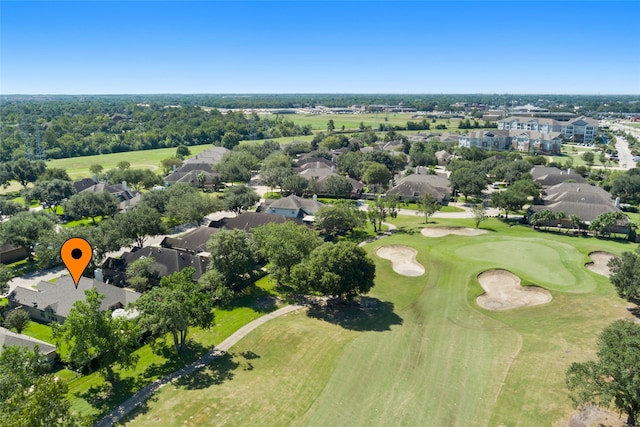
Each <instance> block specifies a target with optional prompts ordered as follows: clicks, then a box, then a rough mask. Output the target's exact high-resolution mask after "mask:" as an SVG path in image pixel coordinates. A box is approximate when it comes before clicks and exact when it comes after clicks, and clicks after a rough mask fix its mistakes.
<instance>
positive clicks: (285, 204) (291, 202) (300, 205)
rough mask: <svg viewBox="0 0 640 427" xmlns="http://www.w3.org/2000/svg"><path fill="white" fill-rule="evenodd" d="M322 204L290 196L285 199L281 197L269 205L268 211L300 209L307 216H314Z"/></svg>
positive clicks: (293, 195)
mask: <svg viewBox="0 0 640 427" xmlns="http://www.w3.org/2000/svg"><path fill="white" fill-rule="evenodd" d="M323 206H324V204H323V203H320V202H318V201H317V200H313V199H303V198H301V197H298V196H296V195H295V194H292V195H290V196H287V197H283V198H282V199H278V200H276V201H274V202H273V203H271V204H270V205H269V209H271V208H273V209H292V210H299V209H301V210H302V211H304V213H306V214H307V215H313V214H315V213H316V212H317V211H318V209H320V208H321V207H323Z"/></svg>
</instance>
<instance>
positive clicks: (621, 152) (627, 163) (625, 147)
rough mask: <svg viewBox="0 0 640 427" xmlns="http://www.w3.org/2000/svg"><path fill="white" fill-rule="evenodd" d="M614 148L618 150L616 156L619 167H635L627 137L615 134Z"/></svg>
mask: <svg viewBox="0 0 640 427" xmlns="http://www.w3.org/2000/svg"><path fill="white" fill-rule="evenodd" d="M616 150H618V158H619V159H620V160H619V162H618V163H619V164H620V167H622V168H624V169H633V168H635V167H636V162H634V161H633V160H632V159H633V155H632V154H631V150H629V143H628V142H627V139H626V138H624V137H622V136H616Z"/></svg>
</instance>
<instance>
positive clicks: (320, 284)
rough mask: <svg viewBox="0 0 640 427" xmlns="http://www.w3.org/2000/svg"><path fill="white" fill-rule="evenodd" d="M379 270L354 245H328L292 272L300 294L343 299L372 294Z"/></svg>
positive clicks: (343, 242)
mask: <svg viewBox="0 0 640 427" xmlns="http://www.w3.org/2000/svg"><path fill="white" fill-rule="evenodd" d="M375 272H376V266H375V264H374V263H373V261H372V260H371V259H370V258H369V257H368V256H367V253H366V252H365V251H364V249H362V248H361V247H359V246H358V245H356V244H355V243H353V242H347V241H342V242H338V243H325V244H323V245H322V246H320V247H318V248H316V249H315V250H314V251H313V252H311V254H310V256H309V258H308V259H306V260H305V261H303V262H302V263H300V264H297V265H296V266H294V267H293V268H292V270H291V279H292V285H293V286H294V288H295V289H297V290H298V291H299V292H308V291H311V292H316V293H319V294H321V295H326V296H334V297H339V298H342V299H352V298H353V297H355V296H357V295H359V294H363V293H366V292H369V290H370V289H371V288H372V287H373V285H374V278H375V274H376V273H375Z"/></svg>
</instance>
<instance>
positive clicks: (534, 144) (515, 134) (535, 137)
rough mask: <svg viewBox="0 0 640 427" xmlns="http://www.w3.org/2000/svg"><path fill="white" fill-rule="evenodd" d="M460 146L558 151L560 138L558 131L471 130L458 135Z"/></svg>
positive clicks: (533, 151)
mask: <svg viewBox="0 0 640 427" xmlns="http://www.w3.org/2000/svg"><path fill="white" fill-rule="evenodd" d="M458 146H460V147H468V148H470V147H479V148H482V149H484V150H496V151H504V150H514V151H523V152H526V153H550V154H556V153H560V150H561V146H562V138H561V135H560V134H559V133H558V132H550V133H543V132H538V131H532V130H526V131H525V130H505V129H498V130H488V131H482V130H480V131H473V132H469V133H468V134H466V135H460V139H459V140H458Z"/></svg>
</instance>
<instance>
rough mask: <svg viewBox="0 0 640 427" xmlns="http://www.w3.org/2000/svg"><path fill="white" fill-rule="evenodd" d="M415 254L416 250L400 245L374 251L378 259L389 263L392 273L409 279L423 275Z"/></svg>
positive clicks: (383, 247)
mask: <svg viewBox="0 0 640 427" xmlns="http://www.w3.org/2000/svg"><path fill="white" fill-rule="evenodd" d="M417 254H418V251H417V250H415V249H413V248H410V247H409V246H401V245H389V246H382V247H381V248H380V249H378V250H377V251H376V255H378V256H379V257H380V258H384V259H388V260H389V261H391V266H392V267H393V271H395V272H396V273H398V274H402V275H403V276H411V277H415V276H422V275H423V274H424V267H423V266H422V265H421V264H419V263H418V262H417V261H416V255H417Z"/></svg>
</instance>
